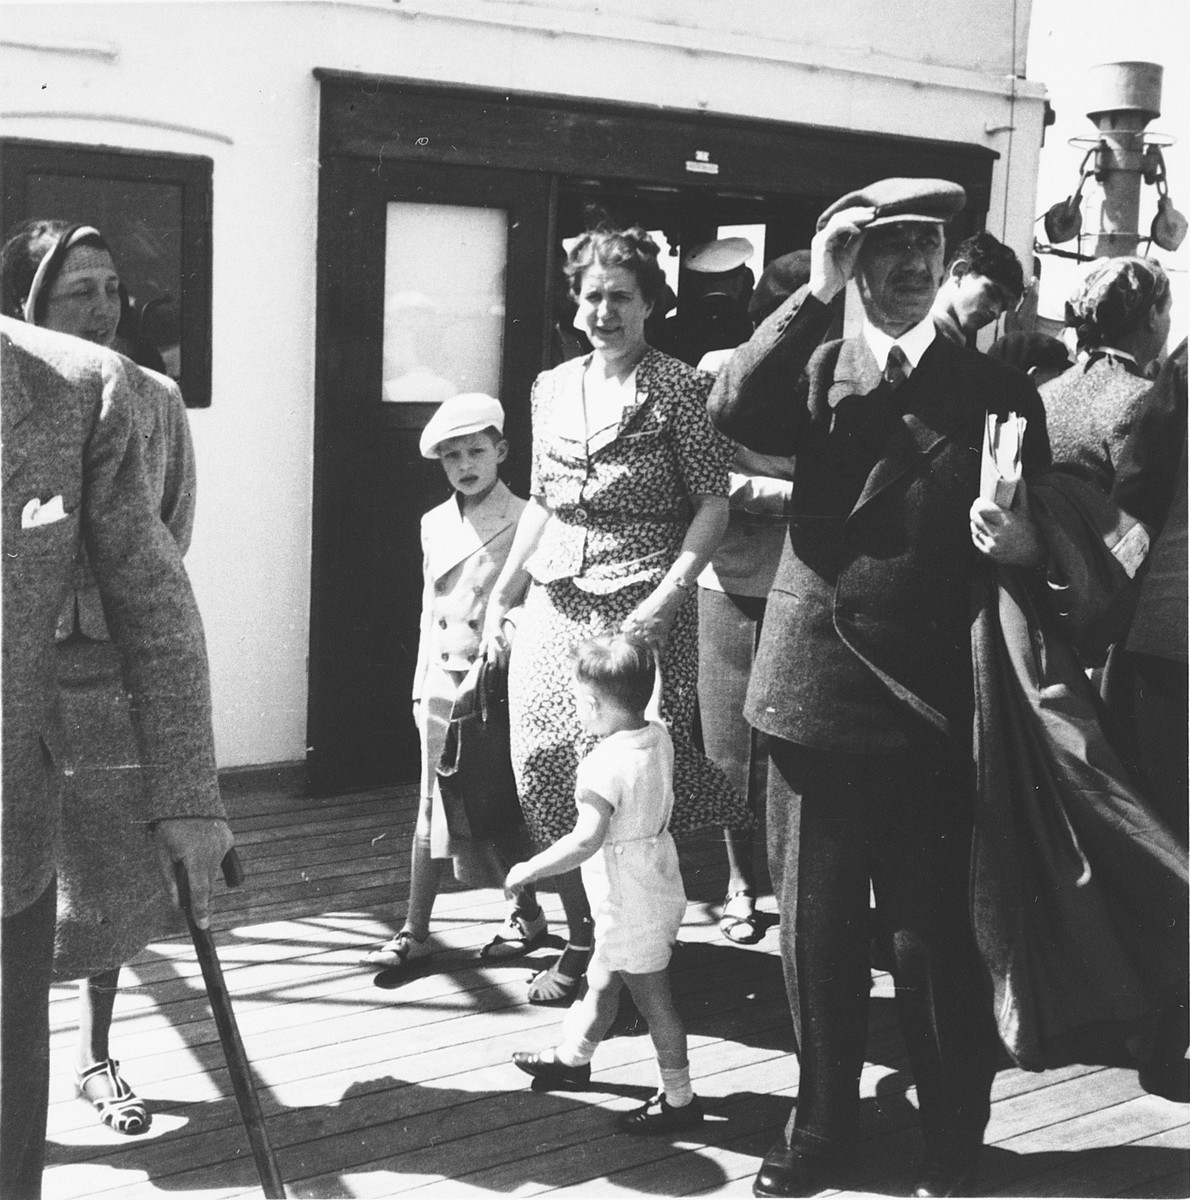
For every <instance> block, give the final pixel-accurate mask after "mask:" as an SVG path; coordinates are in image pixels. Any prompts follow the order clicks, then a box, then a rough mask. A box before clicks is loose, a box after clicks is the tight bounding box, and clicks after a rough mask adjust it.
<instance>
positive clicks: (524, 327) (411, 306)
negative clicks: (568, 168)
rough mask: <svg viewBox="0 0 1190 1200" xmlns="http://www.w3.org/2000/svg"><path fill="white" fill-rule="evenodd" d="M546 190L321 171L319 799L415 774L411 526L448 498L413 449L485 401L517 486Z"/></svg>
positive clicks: (540, 329)
mask: <svg viewBox="0 0 1190 1200" xmlns="http://www.w3.org/2000/svg"><path fill="white" fill-rule="evenodd" d="M549 187H550V185H549V178H548V176H546V175H543V174H538V173H534V172H528V171H524V172H522V171H503V170H493V169H486V168H471V167H459V166H440V165H431V164H426V163H410V162H401V161H394V160H387V159H383V158H381V159H379V160H375V159H372V160H368V159H360V158H337V157H330V158H324V160H323V169H322V180H321V193H320V200H319V245H318V257H319V297H318V325H319V339H318V342H319V345H318V365H317V399H316V408H315V422H316V429H315V462H314V528H313V547H312V552H313V561H312V576H313V578H312V598H311V637H310V708H309V725H308V728H309V735H310V736H309V742H310V744H309V748H308V752H307V761H308V766H309V770H310V784H311V787H312V788H313V789H314V790H315V791H322V792H325V791H331V790H336V789H348V788H354V787H366V786H370V785H374V784H380V783H388V782H392V781H394V780H410V779H414V778H416V776H417V770H418V746H417V737H416V733H415V730H414V727H413V721H412V717H411V713H410V701H411V688H412V679H413V670H414V665H415V662H416V655H417V630H418V615H419V612H420V604H421V550H420V545H419V520H420V517H421V514H422V513H423V512H425V511H426V510H427V509H428V508H430V507H431V506H432V505H434V504H437V503H439V502H440V501H441V500H443V499H445V498H446V497H447V495H448V494H449V493H448V489H447V487H446V484H445V480H444V478H443V476H442V472H441V469H440V468H439V467H438V465H437V463H435V462H430V461H427V460H425V459H423V458H421V456H420V454H419V453H418V438H419V435H420V433H421V430H422V428H423V427H424V425H425V423H426V421H427V420H428V419H429V416H430V414H431V413H432V412H433V411H434V408H435V406H436V405H437V404H438V403H439V402H441V400H443V399H444V398H446V397H447V396H449V395H453V394H455V393H456V392H465V391H483V392H488V393H490V394H494V395H497V396H498V397H499V398H500V399H501V401H502V402H503V404H504V407H505V411H506V413H507V424H506V433H507V435H508V437H509V441H510V443H511V446H512V454H511V456H510V459H509V462H508V464H507V466H506V469H505V478H506V479H507V480H508V482H509V483H510V484H512V485H513V486H514V488H515V489H516V490H518V491H519V492H520V493H521V494H522V495H523V494H525V489H526V484H527V479H528V457H529V430H530V421H529V390H530V386H531V384H532V382H533V379H534V377H535V376H536V374H537V372H538V371H540V370H541V368H542V365H543V353H544V347H545V329H546V305H547V295H548V287H547V256H548V249H549V245H550V238H549Z"/></svg>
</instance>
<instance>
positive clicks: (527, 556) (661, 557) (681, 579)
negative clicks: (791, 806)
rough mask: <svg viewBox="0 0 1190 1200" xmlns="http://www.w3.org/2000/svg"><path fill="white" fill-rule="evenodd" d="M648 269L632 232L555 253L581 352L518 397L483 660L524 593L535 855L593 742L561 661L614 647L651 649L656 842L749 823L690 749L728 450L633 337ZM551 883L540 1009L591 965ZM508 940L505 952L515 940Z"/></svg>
mask: <svg viewBox="0 0 1190 1200" xmlns="http://www.w3.org/2000/svg"><path fill="white" fill-rule="evenodd" d="M657 253H658V250H657V245H656V243H655V242H654V241H653V240H652V238H650V237H649V235H648V234H647V233H646V232H645V231H644V230H642V229H625V230H613V229H599V230H595V231H591V232H587V233H585V234H583V235H582V236H581V237H580V238H579V239H578V241H577V242H576V243H575V245H574V246H573V247H572V248H571V251H570V255H569V260H568V262H567V266H566V274H567V277H568V278H569V280H570V286H571V293H572V295H573V296H574V299H575V301H576V304H577V313H576V315H575V322H574V323H575V327H576V328H577V329H578V330H579V332H580V333H582V334H584V335H585V336H586V338H587V339H588V340H589V342H590V344H591V346H592V347H593V350H592V352H591V353H590V354H587V355H584V356H583V357H581V358H574V359H570V360H569V361H568V362H564V363H562V364H561V365H560V366H558V367H555V368H554V369H553V370H551V371H546V372H544V373H543V374H541V375H539V376H538V378H537V381H536V383H535V384H534V387H533V399H532V409H533V471H532V479H531V482H530V491H531V497H532V498H531V500H530V502H529V504H528V505H526V507H525V510H524V513H523V514H522V516H521V519H520V522H519V525H518V528H517V534H516V539H515V540H514V542H513V547H512V550H511V552H510V553H509V556H508V559H507V561H506V563H505V566H504V569H503V571H502V572H501V574H500V577H499V579H497V581H496V585H495V587H494V589H493V592H492V598H491V600H490V601H489V604H488V609H487V617H486V620H485V625H484V640H485V643H486V645H487V647H488V649H489V652H490V651H491V650H492V648H493V647H499V646H500V645H501V643H502V640H503V626H504V621H505V618H506V616H507V614H508V612H509V610H510V608H512V606H513V605H515V604H517V603H518V602H519V601H520V600H521V598H522V596H523V595H524V593H525V591H526V588H527V589H528V596H527V598H526V600H525V607H524V611H523V614H522V616H521V617H520V620H519V624H518V626H517V632H516V641H515V644H514V646H513V649H512V658H511V663H510V667H509V705H510V709H511V724H512V756H513V765H514V767H515V770H516V775H517V786H518V790H519V793H520V799H521V806H522V808H523V810H524V813H525V818H526V821H527V823H528V826H529V831H530V833H531V834H532V835H533V837H534V839H535V840H536V841H537V842H538V844H539V845H540V847H541V848H543V849H544V848H545V847H547V846H550V845H552V844H553V843H554V842H556V841H557V840H558V839H559V838H561V837H562V836H563V835H565V834H566V833H568V832H569V831H570V830H571V829H572V828H573V826H574V822H575V818H576V809H575V791H574V789H575V771H576V768H577V764H578V761H579V759H580V758H582V757H583V755H584V754H585V753H586V752H587V751H588V750H589V749H590V746H591V744H592V742H591V739H589V738H587V737H586V736H585V735H584V733H583V729H582V726H581V725H580V723H579V718H578V710H577V708H576V707H575V701H574V697H573V694H572V686H571V677H572V667H571V650H572V649H573V647H574V646H575V645H576V644H577V643H579V642H581V641H583V640H584V639H585V638H588V637H592V636H597V635H601V634H606V633H612V632H616V631H623V632H626V633H636V634H638V635H639V636H641V637H643V638H644V639H646V640H647V641H649V642H650V643H651V644H652V645H653V646H654V647H655V648H657V649H659V650H660V676H661V685H662V686H661V696H660V715H661V719H662V720H664V721H665V723H666V725H667V726H668V727H669V730H670V733H671V735H672V737H673V742H674V758H675V765H674V795H675V806H674V811H673V817H672V819H671V822H670V829H671V831H672V832H673V833H675V834H677V833H681V832H684V831H689V830H691V829H695V828H700V827H703V828H705V827H710V826H715V825H718V826H730V825H735V824H741V823H742V824H747V822H748V817H747V815H746V813H745V812H744V811H743V802H742V799H741V798H740V797H739V795H738V794H737V793H736V792H735V791H734V789H733V788H732V787H731V785H730V784H729V783H728V781H727V779H726V778H725V777H724V775H723V774H722V772H720V771H719V770H718V769H717V768H715V767H714V766H713V765H712V764H711V763H710V762H709V761H708V760H707V759H706V758H705V757H704V756H703V755H701V754H700V753H698V752H697V751H696V750H695V748H694V746H693V744H692V742H691V736H692V725H693V719H694V701H695V694H696V684H697V676H698V620H697V612H696V608H697V606H696V604H695V596H694V593H695V588H696V586H697V584H696V581H697V578H698V574H699V572H700V571H701V570H702V568H703V567H704V566H705V565H706V563H707V560H708V559H709V558H710V555H711V553H712V551H713V550H714V549H715V547H716V546H717V545H718V543H719V541H720V540H721V539H722V537H723V533H724V530H725V528H726V525H727V490H728V470H729V467H730V465H731V455H732V446H731V443H730V442H729V441H728V440H727V439H726V438H724V437H723V436H722V435H720V434H719V433H717V432H716V431H715V429H714V428H713V427H712V425H711V423H710V420H709V419H708V417H707V412H706V401H707V394H708V393H709V391H710V388H711V377H710V376H709V375H704V374H702V373H701V372H699V371H696V370H695V369H694V368H693V367H689V366H687V365H686V364H685V363H682V362H679V361H678V360H677V359H673V358H669V357H668V356H666V355H664V354H661V353H660V352H658V351H657V350H654V349H653V348H652V347H650V345H649V343H648V341H647V339H646V336H645V322H646V320H647V319H648V317H649V315H650V313H651V312H652V309H653V307H654V305H656V304H657V303H658V301H659V300H661V298H662V297H663V295H664V290H665V276H664V274H663V273H662V271H661V268H660V266H659V264H658V262H657ZM557 884H558V891H559V894H560V896H561V898H562V906H563V908H564V910H565V913H566V920H567V924H568V926H569V937H568V942H567V946H566V949H565V950H564V951H563V953H562V957H561V958H560V959H559V960H558V962H557V963H555V964H554V965H553V966H552V967H551V968H550V969H549V970H548V971H543V972H541V973H540V974H539V975H538V976H537V977H536V978H535V979H534V980H533V982H532V983H531V984H530V990H529V998H530V1000H531V1001H532V1002H534V1003H539V1004H540V1003H545V1004H550V1003H554V1004H557V1003H565V1002H568V1001H569V1000H570V999H571V998H572V997H573V996H574V994H575V992H576V991H577V989H578V986H579V983H580V980H581V978H582V976H583V973H584V972H585V970H586V967H587V963H588V961H589V959H590V955H591V950H592V934H593V928H594V926H593V922H592V919H591V910H590V906H589V905H588V903H587V898H586V894H585V892H584V891H583V885H582V879H581V877H580V875H579V872H578V870H577V869H575V870H573V871H570V872H567V873H566V874H565V875H562V876H559V877H558V880H557ZM501 936H503V935H498V937H501ZM508 936H509V938H511V940H512V944H513V946H514V947H515V944H516V931H515V930H513V931H510V932H509V935H508Z"/></svg>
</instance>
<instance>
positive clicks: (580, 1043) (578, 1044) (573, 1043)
mask: <svg viewBox="0 0 1190 1200" xmlns="http://www.w3.org/2000/svg"><path fill="white" fill-rule="evenodd" d="M598 1045H599V1043H598V1042H592V1041H590V1040H589V1039H587V1038H584V1037H570V1036H566V1037H564V1039H563V1041H562V1044H561V1045H560V1046H555V1047H554V1058H556V1059H557V1060H558V1062H560V1063H561V1064H562V1065H563V1066H564V1067H582V1066H585V1065H586V1064H587V1063H589V1062H590V1061H591V1059H592V1058H594V1057H595V1050H596V1048H597V1047H598Z"/></svg>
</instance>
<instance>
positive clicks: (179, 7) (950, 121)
mask: <svg viewBox="0 0 1190 1200" xmlns="http://www.w3.org/2000/svg"><path fill="white" fill-rule="evenodd" d="M754 20H755V22H756V23H755V24H747V22H752V21H754ZM1027 28H1028V0H1020V3H1019V7H1018V12H1017V13H1016V15H1015V17H1014V15H1013V14H1012V12H1011V10H1005V6H1002V5H971V4H969V3H968V2H967V0H840V2H839V3H835V4H832V5H812V4H797V5H794V4H792V3H791V2H790V0H751V2H750V3H747V4H737V5H726V4H722V3H721V2H720V0H631V2H629V0H611V2H601V3H600V4H599V5H598V6H596V5H594V4H593V3H589V2H586V0H553V2H551V3H542V2H539V0H520V2H516V0H512V2H509V3H500V2H498V0H376V2H370V0H365V2H362V3H321V2H314V0H306V2H301V3H287V2H274V3H256V2H249V0H243V2H230V0H225V2H223V3H207V4H203V3H197V4H196V3H180V2H179V3H138V4H123V5H122V4H106V3H82V4H56V3H38V4H10V3H0V130H2V132H3V133H4V134H5V135H9V136H18V137H30V138H43V139H49V140H54V141H64V142H82V143H89V144H102V145H110V146H116V147H120V148H128V149H145V150H158V151H160V150H166V151H174V152H183V153H191V154H204V155H208V156H210V157H211V158H212V159H213V160H214V164H215V165H214V230H213V258H214V263H213V269H214V312H213V331H212V332H213V347H214V349H213V364H212V365H213V380H212V391H213V402H212V406H211V408H210V409H208V410H195V411H192V413H191V425H192V427H193V430H194V438H195V442H196V446H197V452H198V465H199V504H198V520H197V524H196V528H195V533H194V542H193V545H192V548H191V551H190V555H189V557H188V559H187V563H188V566H189V569H190V572H191V576H192V578H193V580H194V585H195V589H196V591H197V593H198V599H199V603H200V605H201V608H202V611H203V614H204V619H205V621H206V626H207V636H208V642H209V645H210V653H211V668H212V682H213V688H214V700H215V713H216V738H217V747H218V756H219V762H220V765H221V766H235V765H243V764H248V763H263V762H273V761H280V760H287V759H299V758H302V757H304V754H305V726H306V654H307V645H308V636H309V595H310V579H309V575H310V524H311V470H312V461H313V412H314V295H315V230H316V217H317V213H316V198H317V173H318V161H317V160H318V85H317V84H316V82H315V80H314V77H313V73H312V72H313V70H314V68H315V67H331V68H339V69H344V70H356V71H367V72H375V73H377V74H382V75H393V76H409V77H417V78H424V79H432V80H438V81H453V82H459V83H466V84H472V85H478V86H489V87H506V88H511V89H519V90H528V91H537V92H556V93H559V94H562V95H575V96H580V97H589V98H601V99H610V100H620V101H627V102H632V103H640V104H647V105H653V104H662V105H666V106H669V107H674V108H685V109H706V110H708V111H712V112H724V113H736V114H744V115H748V116H755V117H765V118H773V119H778V120H785V121H797V122H804V123H809V124H815V125H823V126H831V127H838V128H841V129H851V130H863V131H870V132H877V133H891V134H903V135H909V136H917V137H931V138H938V139H943V140H952V141H959V142H965V143H974V144H976V145H985V146H988V147H990V148H992V149H995V150H997V151H999V152H1000V154H1001V159H1000V161H999V163H998V164H997V168H996V172H995V179H994V189H993V204H992V213H991V215H990V217H989V227H990V228H991V229H992V231H993V232H995V233H997V234H999V235H1001V236H1004V237H1005V238H1006V240H1008V241H1009V242H1010V243H1011V244H1012V245H1013V246H1014V247H1015V248H1016V249H1017V250H1018V253H1021V254H1022V256H1023V255H1024V254H1025V252H1027V251H1028V250H1029V248H1030V247H1031V244H1032V241H1031V238H1032V220H1033V215H1034V214H1033V203H1034V194H1035V191H1036V171H1037V148H1038V145H1039V143H1040V137H1041V133H1040V131H1041V109H1042V105H1041V99H1040V97H1041V89H1040V88H1039V87H1037V86H1036V85H1033V84H1030V83H1026V82H1024V81H1022V80H1019V79H1018V80H1015V81H1014V79H1013V69H1012V64H1013V63H1014V62H1016V63H1018V64H1019V63H1022V62H1023V46H1024V39H1025V38H1026V36H1027ZM1013 129H1015V131H1013Z"/></svg>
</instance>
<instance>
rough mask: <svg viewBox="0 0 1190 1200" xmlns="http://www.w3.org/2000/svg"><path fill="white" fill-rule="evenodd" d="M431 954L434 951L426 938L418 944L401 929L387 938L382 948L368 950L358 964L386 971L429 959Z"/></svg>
mask: <svg viewBox="0 0 1190 1200" xmlns="http://www.w3.org/2000/svg"><path fill="white" fill-rule="evenodd" d="M433 953H434V950H433V947H432V946H431V945H430V939H429V937H428V936H427V937H426V938H425V940H424V941H420V942H419V941H418V940H417V938H415V937H414V936H413V934H412V933H410V932H409V930H408V929H402V930H401V932H400V933H398V934H397V935H396V936H395V937H391V938H389V939H388V941H387V942H385V943H384V945H383V946H377V947H376V949H375V950H369V951H368V952H367V953H366V954H365V955H364V956H363V957H362V958H361V959H360V963H361V964H362V965H363V966H365V967H381V968H384V969H386V970H388V969H391V968H393V967H403V966H404V965H405V964H406V963H407V962H410V961H411V960H413V959H417V958H429V957H430V955H431V954H433Z"/></svg>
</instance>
